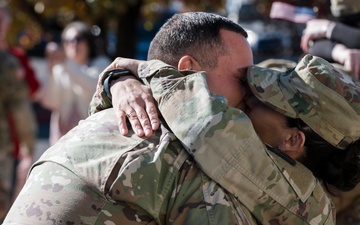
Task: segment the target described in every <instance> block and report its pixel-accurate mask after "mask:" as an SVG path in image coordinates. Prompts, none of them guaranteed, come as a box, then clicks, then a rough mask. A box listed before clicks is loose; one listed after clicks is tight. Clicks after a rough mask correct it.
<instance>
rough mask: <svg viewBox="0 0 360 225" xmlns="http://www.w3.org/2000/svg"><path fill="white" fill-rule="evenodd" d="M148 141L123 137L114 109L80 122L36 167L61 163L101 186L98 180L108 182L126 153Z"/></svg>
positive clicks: (131, 136) (45, 154) (132, 136)
mask: <svg viewBox="0 0 360 225" xmlns="http://www.w3.org/2000/svg"><path fill="white" fill-rule="evenodd" d="M144 140H145V139H144V138H141V137H137V136H136V135H128V136H122V135H120V132H119V128H118V125H117V120H116V116H115V114H114V112H113V109H107V110H103V111H101V112H99V113H96V114H94V115H92V116H89V117H88V118H87V119H85V120H83V121H80V122H79V124H78V125H77V126H76V127H75V128H73V129H72V130H70V131H69V132H68V133H67V134H66V135H64V136H63V137H62V138H61V139H60V140H59V141H58V142H56V143H55V144H54V145H53V146H51V147H50V148H49V149H48V150H46V151H45V153H44V154H43V155H42V156H41V157H40V159H39V160H38V161H37V162H36V163H35V164H34V166H41V164H43V163H46V162H52V163H55V164H61V166H63V167H66V168H67V169H68V170H69V171H71V172H73V173H75V174H77V175H78V176H79V177H82V178H83V179H86V180H87V182H90V183H91V182H94V185H97V183H98V179H107V176H108V174H109V171H111V170H112V169H111V168H113V167H114V166H115V165H116V163H117V162H118V160H119V158H120V157H121V156H122V155H123V154H124V153H126V152H128V151H130V150H132V149H133V148H134V147H135V146H137V145H138V144H140V143H142V142H144Z"/></svg>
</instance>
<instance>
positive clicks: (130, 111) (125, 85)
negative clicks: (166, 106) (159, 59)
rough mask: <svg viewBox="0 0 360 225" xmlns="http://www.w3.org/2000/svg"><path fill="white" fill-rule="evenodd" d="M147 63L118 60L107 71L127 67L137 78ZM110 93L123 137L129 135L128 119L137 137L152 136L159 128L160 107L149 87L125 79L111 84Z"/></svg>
mask: <svg viewBox="0 0 360 225" xmlns="http://www.w3.org/2000/svg"><path fill="white" fill-rule="evenodd" d="M144 62H146V61H142V60H135V59H128V58H120V57H118V58H116V59H115V60H114V61H113V62H112V63H111V64H110V65H109V66H108V67H107V68H106V70H105V71H109V70H113V69H119V68H126V69H128V70H130V71H131V72H132V73H133V74H134V75H135V76H136V77H138V72H137V71H138V67H139V66H141V65H142V63H144ZM105 71H104V72H105ZM102 75H103V74H102ZM110 91H111V95H112V104H113V107H114V111H115V114H116V117H117V118H118V125H119V130H120V133H121V134H123V135H126V134H127V133H128V127H127V124H126V119H129V121H130V124H131V126H132V128H133V130H134V132H135V133H136V134H137V135H138V136H144V135H145V136H146V137H149V136H151V135H152V132H153V131H155V130H157V129H158V128H159V125H160V122H159V116H158V112H157V107H156V104H155V101H154V99H153V97H152V93H151V90H150V89H149V88H148V87H146V86H145V85H143V84H141V82H140V81H138V80H136V79H135V78H134V77H132V76H123V77H120V78H119V79H117V80H114V81H113V82H112V84H111V88H110Z"/></svg>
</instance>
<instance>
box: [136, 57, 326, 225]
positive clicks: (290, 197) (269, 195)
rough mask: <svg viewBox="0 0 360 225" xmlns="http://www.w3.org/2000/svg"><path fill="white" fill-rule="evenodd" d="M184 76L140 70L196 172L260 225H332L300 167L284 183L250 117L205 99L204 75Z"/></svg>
mask: <svg viewBox="0 0 360 225" xmlns="http://www.w3.org/2000/svg"><path fill="white" fill-rule="evenodd" d="M184 73H185V71H183V73H182V72H179V71H177V70H175V68H172V67H170V66H168V65H166V64H162V63H161V62H159V61H150V62H149V63H148V65H147V68H145V69H142V70H139V74H140V77H142V78H143V80H144V82H145V83H148V84H149V85H150V87H151V89H152V92H153V95H154V98H155V100H156V101H157V102H158V107H159V110H160V112H161V113H162V116H163V117H164V119H165V121H166V122H167V124H168V126H169V127H170V129H171V130H172V132H173V133H174V134H175V135H176V136H177V138H179V139H180V140H181V142H182V143H183V145H184V146H185V148H186V149H187V151H188V152H189V153H190V154H192V155H193V156H194V158H195V160H196V161H197V163H198V164H199V165H200V168H201V169H202V170H203V171H204V172H205V173H206V174H207V175H208V176H210V177H211V178H212V179H213V180H215V181H216V182H218V183H219V184H220V185H221V186H223V187H224V188H225V189H226V190H227V191H229V192H230V193H232V194H234V195H235V196H236V198H238V199H239V201H241V202H242V203H243V204H244V205H245V206H246V207H247V208H248V209H249V210H250V211H251V212H252V213H253V214H254V216H255V217H256V218H257V219H258V220H259V221H260V222H261V223H262V224H271V223H272V222H275V221H276V222H275V223H278V224H297V223H304V221H307V222H308V223H309V224H333V214H332V208H331V207H332V204H331V202H330V200H329V199H328V198H327V197H326V195H325V193H324V192H323V190H322V189H321V187H320V186H319V185H318V184H317V183H316V180H315V178H314V177H313V176H312V175H311V173H310V171H308V170H307V169H305V168H304V167H303V166H302V165H301V164H299V163H298V164H297V165H296V166H294V167H293V168H290V169H289V170H288V171H295V172H294V177H293V178H290V177H288V175H289V174H286V172H288V171H285V172H284V169H283V168H284V167H286V166H287V165H285V164H284V163H283V164H281V163H276V161H277V160H278V161H280V162H283V161H281V159H279V158H277V156H276V155H272V154H270V153H268V152H267V151H266V148H265V146H264V145H263V143H262V142H261V141H260V139H259V138H258V136H257V135H256V133H255V131H254V129H253V127H252V124H251V121H250V120H249V119H248V117H247V116H246V115H245V114H244V113H243V112H242V111H240V110H238V109H235V108H230V107H228V106H227V105H226V99H224V98H223V97H221V96H217V95H212V94H211V93H209V91H208V89H207V85H206V78H205V74H204V73H193V74H187V76H185V74H184ZM186 73H189V72H186ZM285 163H286V162H285ZM296 171H298V172H297V173H300V174H301V172H303V173H304V174H302V175H306V176H307V177H306V180H307V183H306V185H305V186H306V187H299V186H298V184H299V183H298V182H296V181H298V180H302V179H303V178H300V179H297V178H296V174H295V173H296ZM292 175H293V174H292ZM297 176H299V175H297ZM292 179H294V181H292ZM281 218H282V219H281ZM315 220H316V222H315V223H314V221H315Z"/></svg>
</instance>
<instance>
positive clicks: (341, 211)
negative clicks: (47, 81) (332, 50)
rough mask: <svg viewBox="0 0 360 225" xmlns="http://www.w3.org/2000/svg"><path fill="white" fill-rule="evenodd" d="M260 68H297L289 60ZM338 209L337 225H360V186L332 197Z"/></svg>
mask: <svg viewBox="0 0 360 225" xmlns="http://www.w3.org/2000/svg"><path fill="white" fill-rule="evenodd" d="M331 65H333V66H335V67H336V68H338V69H340V70H341V71H343V72H344V73H349V71H344V68H342V66H341V65H339V64H333V63H332V64H331ZM257 66H259V67H265V68H269V69H272V70H277V71H280V72H285V71H288V70H290V69H293V68H295V67H296V63H295V62H292V61H288V60H279V59H268V60H265V61H263V62H260V63H258V64H257ZM331 199H332V201H333V202H334V204H335V208H336V215H337V216H336V224H337V225H360V201H359V199H360V184H358V185H357V186H356V187H355V188H354V189H353V190H351V191H349V192H343V193H339V194H338V195H336V196H331Z"/></svg>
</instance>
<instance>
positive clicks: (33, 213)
mask: <svg viewBox="0 0 360 225" xmlns="http://www.w3.org/2000/svg"><path fill="white" fill-rule="evenodd" d="M184 73H187V74H188V73H189V71H187V72H184ZM140 74H142V78H143V81H144V82H146V83H147V82H148V81H150V80H151V82H150V83H148V84H149V85H150V87H151V88H152V90H153V93H154V97H155V99H157V100H158V101H159V108H160V110H161V112H162V113H163V114H164V115H165V117H164V118H165V119H166V120H167V121H168V122H169V123H168V124H169V126H170V127H171V129H172V130H173V131H174V132H175V133H176V135H177V136H178V137H180V140H181V141H179V140H178V139H177V138H176V137H175V136H174V134H173V133H172V132H170V131H169V130H168V129H167V128H166V126H165V125H162V126H161V129H160V130H159V131H157V132H156V133H155V135H153V136H152V137H150V138H143V137H137V136H136V135H134V134H133V133H131V134H130V135H129V136H127V137H125V136H121V135H119V131H118V126H117V119H116V117H115V115H114V112H113V111H112V109H108V110H104V111H102V112H99V113H96V114H94V115H92V116H91V117H89V118H87V119H86V120H85V121H82V122H81V123H80V124H79V125H78V126H77V127H76V128H74V129H73V130H72V131H70V132H69V133H68V134H67V135H65V136H64V137H63V138H62V139H61V140H60V141H59V142H58V143H57V144H55V145H54V146H52V147H51V148H50V149H49V150H47V151H46V153H45V154H44V155H43V156H42V157H41V158H40V159H39V161H38V162H36V163H35V164H34V166H33V168H32V170H31V173H30V176H29V178H28V180H27V183H26V185H25V186H24V188H23V190H22V191H21V193H20V195H19V197H18V199H17V200H16V202H15V203H14V205H13V206H12V208H11V210H10V212H9V214H8V216H7V218H6V220H5V223H4V224H24V223H30V224H49V223H52V224H214V225H217V224H252V225H256V224H268V225H270V224H295V225H296V224H313V225H318V224H334V217H333V216H334V214H333V213H334V209H333V205H332V203H331V201H330V199H329V198H328V197H327V195H326V194H325V193H324V191H323V190H322V188H321V185H320V184H319V182H318V181H317V180H316V179H315V178H314V177H313V176H312V174H311V172H310V171H309V170H307V169H306V168H305V167H304V166H302V165H301V164H300V163H295V164H294V165H291V164H290V163H289V162H287V161H286V160H284V159H283V158H281V156H279V155H278V154H276V153H273V152H271V151H267V150H266V147H265V146H264V144H263V143H262V142H261V141H260V140H259V138H258V136H257V135H256V133H255V131H254V129H253V127H252V124H251V121H250V120H249V119H248V118H247V116H246V115H245V114H244V113H243V112H241V111H239V110H237V109H234V108H229V107H227V105H226V100H225V99H224V98H223V97H221V96H213V95H211V94H210V93H209V92H208V90H207V85H206V79H205V74H204V73H193V74H189V75H187V76H186V79H185V77H184V74H183V73H182V72H179V71H177V70H175V69H174V68H172V67H169V66H167V65H166V64H163V63H161V62H159V61H151V62H150V63H149V64H148V67H145V68H141V69H140ZM168 75H170V77H168ZM173 107H175V108H176V109H179V110H175V111H174V108H173ZM169 109H171V110H169ZM194 112H198V113H196V114H194ZM193 116H194V117H193ZM209 118H210V119H211V120H209ZM184 119H185V120H184ZM184 121H186V122H184ZM191 128H195V129H191ZM197 128H199V129H197ZM189 143H190V145H188V144H189ZM182 144H185V146H186V148H184V147H183V145H182ZM189 146H190V147H189ZM187 151H189V152H191V153H192V155H190V154H188V152H187ZM204 153H206V154H204ZM199 156H200V157H199ZM193 157H195V159H196V160H197V161H198V162H199V164H198V163H195V161H194V160H193ZM199 166H201V170H200V169H199ZM203 171H204V172H205V173H206V174H207V175H209V177H210V178H209V177H208V176H206V175H205V173H204V172H203ZM218 183H220V184H221V185H223V186H224V187H226V188H227V191H226V190H225V189H223V188H222V187H220V186H219V184H218Z"/></svg>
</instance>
